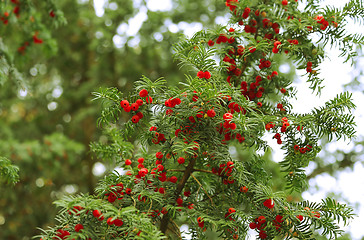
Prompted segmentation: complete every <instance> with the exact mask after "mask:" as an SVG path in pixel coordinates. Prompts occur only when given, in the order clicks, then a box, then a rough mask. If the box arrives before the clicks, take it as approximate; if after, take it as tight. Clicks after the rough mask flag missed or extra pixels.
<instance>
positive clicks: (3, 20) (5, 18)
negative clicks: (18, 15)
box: [0, 12, 9, 25]
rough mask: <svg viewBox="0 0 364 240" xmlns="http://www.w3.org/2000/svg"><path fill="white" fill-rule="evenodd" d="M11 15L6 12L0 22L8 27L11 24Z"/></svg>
mask: <svg viewBox="0 0 364 240" xmlns="http://www.w3.org/2000/svg"><path fill="white" fill-rule="evenodd" d="M8 18H9V13H8V12H4V15H3V16H2V17H0V20H1V21H2V22H3V23H4V24H5V25H6V24H8V23H9V20H8Z"/></svg>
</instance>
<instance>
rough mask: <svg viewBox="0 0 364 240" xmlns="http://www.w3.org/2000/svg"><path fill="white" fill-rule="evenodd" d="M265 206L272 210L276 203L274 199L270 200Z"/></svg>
mask: <svg viewBox="0 0 364 240" xmlns="http://www.w3.org/2000/svg"><path fill="white" fill-rule="evenodd" d="M263 205H264V206H266V207H267V208H269V209H272V208H273V207H274V201H273V199H270V198H269V199H267V200H265V201H264V202H263Z"/></svg>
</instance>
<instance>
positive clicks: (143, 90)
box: [139, 89, 148, 97]
mask: <svg viewBox="0 0 364 240" xmlns="http://www.w3.org/2000/svg"><path fill="white" fill-rule="evenodd" d="M139 96H140V97H146V96H148V91H147V90H146V89H142V90H140V92H139Z"/></svg>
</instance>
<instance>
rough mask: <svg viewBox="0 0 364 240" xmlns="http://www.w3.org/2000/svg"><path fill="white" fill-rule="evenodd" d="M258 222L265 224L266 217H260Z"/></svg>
mask: <svg viewBox="0 0 364 240" xmlns="http://www.w3.org/2000/svg"><path fill="white" fill-rule="evenodd" d="M257 222H258V223H260V224H263V223H265V217H264V216H259V217H258V219H257Z"/></svg>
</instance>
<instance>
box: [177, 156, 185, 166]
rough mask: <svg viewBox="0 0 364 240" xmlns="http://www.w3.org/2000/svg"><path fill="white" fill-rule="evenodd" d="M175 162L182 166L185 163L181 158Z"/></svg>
mask: <svg viewBox="0 0 364 240" xmlns="http://www.w3.org/2000/svg"><path fill="white" fill-rule="evenodd" d="M177 162H178V163H179V164H184V163H185V159H184V158H183V157H179V158H178V159H177Z"/></svg>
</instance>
